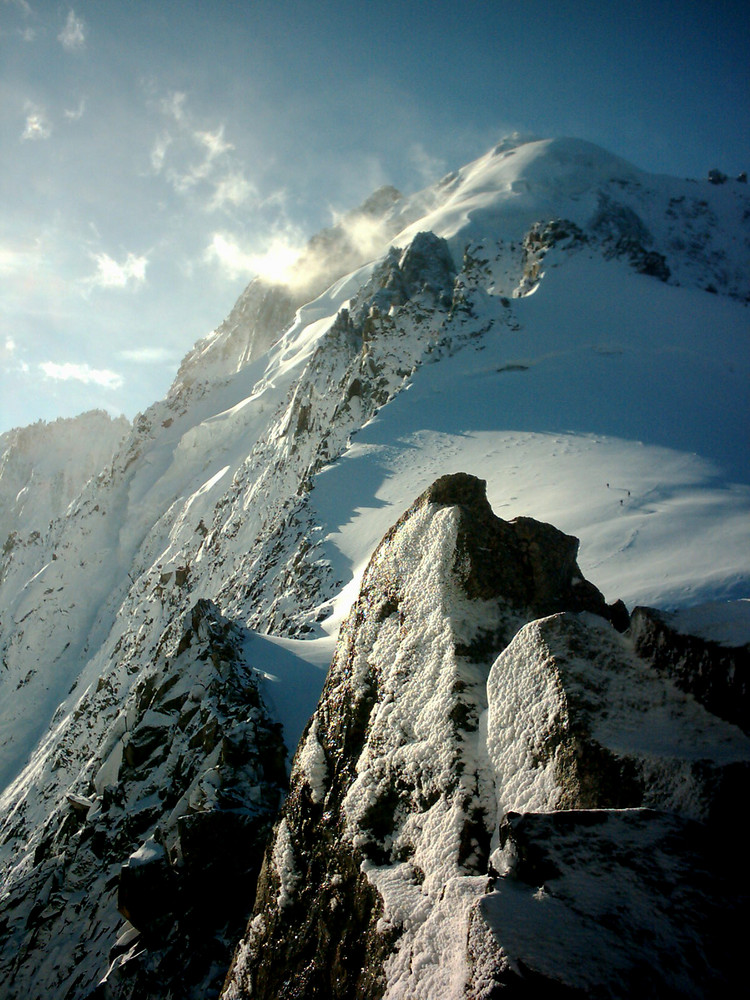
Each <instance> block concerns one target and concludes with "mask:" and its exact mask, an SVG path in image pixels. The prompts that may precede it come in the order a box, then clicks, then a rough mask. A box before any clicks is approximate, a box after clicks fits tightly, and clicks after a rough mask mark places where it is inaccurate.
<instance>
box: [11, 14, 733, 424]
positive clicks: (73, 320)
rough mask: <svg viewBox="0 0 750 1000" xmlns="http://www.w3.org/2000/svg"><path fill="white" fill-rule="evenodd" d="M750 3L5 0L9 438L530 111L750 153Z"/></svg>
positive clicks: (600, 132)
mask: <svg viewBox="0 0 750 1000" xmlns="http://www.w3.org/2000/svg"><path fill="white" fill-rule="evenodd" d="M747 14H748V11H747V5H746V3H735V2H722V0H713V2H708V0H706V2H690V0H671V2H664V0H651V2H649V3H641V2H629V3H626V4H623V3H621V2H619V3H609V2H607V0H598V2H593V0H592V2H584V0H580V2H577V3H575V2H566V0H559V2H557V3H549V2H546V0H537V2H535V3H533V4H520V3H518V2H515V3H505V2H494V3H493V2H487V0H485V2H484V3H478V2H477V3H475V2H471V0H468V2H463V3H461V2H458V0H453V2H451V3H447V2H443V0H432V2H421V0H413V2H408V0H399V2H391V0H370V2H368V3H363V4H353V3H351V2H347V3H344V2H339V0H329V2H325V0H318V2H310V0H296V2H295V0H275V2H269V0H254V2H253V0H214V2H211V3H209V2H198V0H196V2H190V0H183V2H178V0H169V2H161V3H160V2H158V0H150V2H147V0H129V2H126V0H79V2H76V3H75V4H73V5H68V4H64V3H56V2H45V0H0V157H1V160H0V167H1V168H2V169H0V432H2V431H4V430H7V429H8V428H9V427H11V426H16V425H20V424H26V423H30V422H33V421H34V420H36V419H39V418H43V419H47V420H49V419H54V418H55V417H56V416H72V415H74V414H75V413H78V412H80V411H82V410H85V409H89V408H92V407H103V408H106V409H108V410H110V412H112V413H119V412H124V413H125V414H126V415H127V416H128V417H132V416H133V415H134V414H135V412H136V411H138V410H142V409H145V407H146V406H148V405H149V403H151V402H152V401H153V400H154V399H156V398H158V397H160V396H162V395H163V394H164V392H165V391H166V389H167V388H168V386H169V384H170V382H171V380H172V377H173V375H174V372H175V370H176V367H177V365H178V363H179V360H180V358H181V357H182V356H183V354H184V353H185V352H186V351H187V350H188V349H189V348H190V347H191V346H192V344H193V343H194V342H195V340H197V339H198V338H199V337H202V336H204V335H205V334H206V333H208V332H209V331H210V330H211V329H212V328H213V327H215V326H217V325H218V324H219V323H220V322H221V320H222V319H223V318H224V317H225V316H226V315H227V313H228V312H229V310H230V308H231V306H232V304H233V303H234V301H235V299H236V297H237V296H238V295H239V293H240V292H241V291H242V289H243V287H244V286H245V284H246V283H247V281H248V280H249V279H250V277H251V276H252V274H253V273H256V272H258V271H261V270H267V269H271V270H272V269H273V267H274V265H275V264H276V263H277V262H279V261H284V260H286V259H287V257H288V255H289V254H290V253H292V252H293V250H294V248H295V247H298V246H300V245H301V244H302V243H303V242H304V240H305V239H306V238H307V237H309V236H310V235H312V233H314V232H315V231H317V230H318V229H320V228H322V227H323V226H325V225H328V224H329V223H330V222H331V220H332V219H333V218H334V216H335V214H336V213H337V212H341V211H343V210H346V209H347V208H351V207H353V206H354V205H356V204H358V203H359V202H361V201H362V200H363V199H364V198H365V197H367V195H368V194H370V193H371V191H372V190H374V189H375V188H376V187H378V186H379V185H380V184H383V183H392V184H395V185H396V186H397V187H399V188H400V189H401V190H403V191H405V192H410V191H413V190H417V189H418V188H420V187H422V186H424V185H425V184H427V183H430V182H432V181H434V180H437V179H438V178H439V177H440V176H442V175H443V174H444V173H445V172H447V171H448V170H450V169H454V168H456V167H458V166H460V165H462V164H463V163H465V162H467V161H468V160H471V159H472V158H474V157H476V156H478V155H480V154H481V153H483V152H484V151H485V150H486V149H488V148H489V147H490V146H491V145H493V143H495V142H496V141H497V140H498V139H499V138H500V137H501V136H502V135H504V134H507V133H509V132H512V131H521V132H523V133H529V134H533V135H536V136H539V137H547V136H559V135H575V136H579V137H581V138H585V139H589V140H591V141H593V142H596V143H599V144H600V145H602V146H605V147H606V148H608V149H610V150H611V151H612V152H615V153H617V154H619V155H620V156H623V157H625V158H626V159H629V160H631V161H632V162H633V163H635V164H636V165H637V166H640V167H642V168H645V169H647V170H652V171H655V172H659V173H670V174H676V175H679V176H690V177H698V178H702V177H704V176H705V174H706V172H707V170H708V169H709V168H710V167H713V166H718V167H720V168H721V169H723V170H724V171H726V172H727V173H731V174H735V173H737V172H739V171H740V170H746V169H748V167H750V100H749V99H748V95H749V94H750V78H749V77H750V73H749V70H748V67H749V66H750V24H749V22H750V18H748V16H747Z"/></svg>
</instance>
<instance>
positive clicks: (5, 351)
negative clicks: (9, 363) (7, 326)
mask: <svg viewBox="0 0 750 1000" xmlns="http://www.w3.org/2000/svg"><path fill="white" fill-rule="evenodd" d="M15 353H16V342H15V340H14V339H13V338H12V337H11V336H7V337H6V338H5V343H4V344H3V345H2V347H0V357H1V358H2V359H3V360H7V359H9V358H11V357H12V356H13V355H14V354H15Z"/></svg>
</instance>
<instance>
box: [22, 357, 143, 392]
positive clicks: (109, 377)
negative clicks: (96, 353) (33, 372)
mask: <svg viewBox="0 0 750 1000" xmlns="http://www.w3.org/2000/svg"><path fill="white" fill-rule="evenodd" d="M39 370H40V371H41V372H42V373H43V374H44V375H46V376H47V378H50V379H54V380H55V381H57V382H71V381H73V382H82V383H83V384H84V385H100V386H102V388H104V389H119V388H120V386H122V385H123V382H124V380H123V377H122V375H119V374H118V373H117V372H113V371H110V369H109V368H92V367H91V366H90V365H88V364H75V363H73V362H70V361H68V362H65V363H64V364H61V365H59V364H57V363H56V362H54V361H42V362H41V363H40V364H39Z"/></svg>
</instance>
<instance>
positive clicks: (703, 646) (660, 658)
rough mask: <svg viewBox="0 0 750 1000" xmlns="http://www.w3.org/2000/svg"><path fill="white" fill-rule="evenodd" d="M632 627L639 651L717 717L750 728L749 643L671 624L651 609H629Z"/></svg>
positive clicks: (667, 616)
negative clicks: (722, 640)
mask: <svg viewBox="0 0 750 1000" xmlns="http://www.w3.org/2000/svg"><path fill="white" fill-rule="evenodd" d="M631 632H632V636H633V641H634V642H635V648H636V650H637V652H638V653H639V655H640V656H643V657H645V658H646V659H648V660H650V661H651V663H653V665H654V667H655V669H656V670H658V671H659V673H660V674H662V675H664V676H665V677H670V678H671V679H672V680H673V681H674V682H675V684H676V685H677V686H678V687H679V688H680V690H681V691H687V692H688V693H689V694H692V695H693V696H694V697H695V698H697V699H698V701H699V702H700V703H701V704H702V705H705V706H706V708H707V709H708V710H709V711H710V712H713V713H714V715H718V716H719V718H721V719H726V720H727V721H728V722H733V723H735V725H738V726H740V727H741V729H742V730H743V731H744V732H746V733H750V647H749V646H747V645H745V646H738V647H735V648H732V647H727V646H725V645H720V644H719V643H717V642H711V641H710V640H708V639H703V638H701V637H700V636H695V635H685V634H683V633H681V632H679V631H677V629H675V628H673V627H672V626H671V625H670V615H669V614H668V613H666V612H661V611H657V610H655V609H654V608H636V609H635V610H634V611H633V617H632V622H631Z"/></svg>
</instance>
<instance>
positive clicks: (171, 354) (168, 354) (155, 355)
mask: <svg viewBox="0 0 750 1000" xmlns="http://www.w3.org/2000/svg"><path fill="white" fill-rule="evenodd" d="M117 356H118V357H120V358H122V359H123V360H124V361H136V362H138V363H140V364H147V365H158V364H165V363H166V362H169V361H175V360H177V359H178V358H179V353H178V352H177V351H175V350H170V349H169V348H168V347H134V348H132V349H130V350H127V351H118V354H117Z"/></svg>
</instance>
